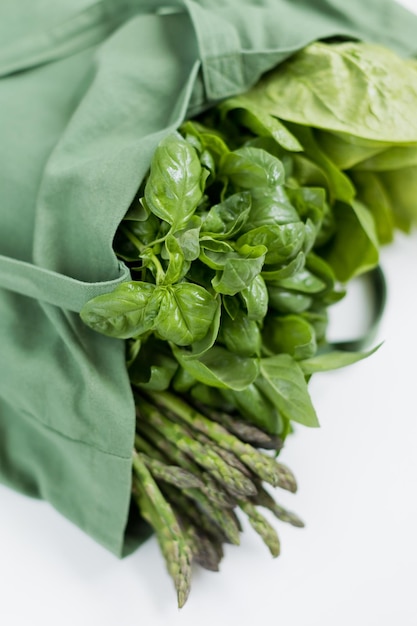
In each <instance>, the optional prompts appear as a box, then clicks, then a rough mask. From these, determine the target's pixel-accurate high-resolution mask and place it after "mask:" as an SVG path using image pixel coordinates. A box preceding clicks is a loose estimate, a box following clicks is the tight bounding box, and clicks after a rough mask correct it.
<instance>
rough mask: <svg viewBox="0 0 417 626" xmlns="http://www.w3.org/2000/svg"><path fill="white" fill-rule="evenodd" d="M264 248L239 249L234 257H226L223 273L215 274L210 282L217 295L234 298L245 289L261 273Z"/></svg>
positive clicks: (246, 247)
mask: <svg viewBox="0 0 417 626" xmlns="http://www.w3.org/2000/svg"><path fill="white" fill-rule="evenodd" d="M265 254H266V248H265V246H255V247H251V246H247V245H244V246H242V247H241V248H239V250H238V252H237V254H236V255H235V256H231V255H230V256H228V257H227V259H226V263H225V264H224V267H223V271H220V272H217V273H216V276H215V277H214V278H213V280H212V281H211V284H212V285H213V288H214V290H215V291H217V293H221V294H225V295H228V296H234V295H235V294H236V293H238V292H239V291H242V289H245V288H246V287H247V286H248V285H249V284H250V283H251V282H252V281H253V279H254V278H255V277H256V276H257V275H258V274H259V273H260V272H261V270H262V266H263V263H264V260H265Z"/></svg>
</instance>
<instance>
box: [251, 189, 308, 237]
mask: <svg viewBox="0 0 417 626" xmlns="http://www.w3.org/2000/svg"><path fill="white" fill-rule="evenodd" d="M250 193H251V196H252V208H251V211H250V215H249V218H248V221H247V222H246V224H245V226H244V228H243V231H244V232H247V231H249V230H253V229H254V228H258V227H259V226H276V225H280V224H291V223H295V222H299V221H300V216H299V215H298V213H297V211H296V210H295V208H294V207H293V206H292V204H291V203H290V201H289V199H288V197H287V195H286V193H285V191H284V189H283V187H279V186H278V187H275V188H268V187H258V188H253V189H251V190H250Z"/></svg>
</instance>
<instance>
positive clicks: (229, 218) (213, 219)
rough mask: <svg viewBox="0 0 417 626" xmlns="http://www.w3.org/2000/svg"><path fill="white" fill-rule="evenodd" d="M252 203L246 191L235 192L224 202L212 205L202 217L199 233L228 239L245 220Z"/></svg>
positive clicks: (238, 229) (237, 230)
mask: <svg viewBox="0 0 417 626" xmlns="http://www.w3.org/2000/svg"><path fill="white" fill-rule="evenodd" d="M251 204H252V197H251V195H250V193H249V192H248V191H242V192H240V193H235V194H233V195H231V196H229V197H228V198H226V200H224V202H221V203H220V204H216V205H214V206H213V207H212V208H211V209H210V211H209V212H208V213H207V215H206V216H205V218H204V219H203V223H202V227H201V234H202V235H204V234H205V233H208V234H209V235H210V236H211V237H213V238H216V239H230V238H232V237H234V236H235V235H236V233H238V232H239V231H240V229H241V228H242V226H243V225H244V223H245V222H246V220H247V218H248V216H249V212H250V208H251Z"/></svg>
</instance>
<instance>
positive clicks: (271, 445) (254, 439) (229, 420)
mask: <svg viewBox="0 0 417 626" xmlns="http://www.w3.org/2000/svg"><path fill="white" fill-rule="evenodd" d="M196 406H197V408H198V409H199V411H200V412H201V413H202V414H203V415H206V416H207V417H209V418H210V419H211V420H213V421H214V422H217V423H219V424H221V425H222V426H224V427H225V428H227V430H228V431H229V432H230V433H232V434H234V435H236V436H237V437H239V439H241V441H245V442H246V443H250V444H251V445H253V446H255V447H257V448H265V449H267V450H280V449H281V448H282V445H283V443H282V440H281V439H280V438H279V437H278V436H277V435H270V434H269V433H266V432H265V431H263V430H261V429H260V428H258V427H257V426H254V425H253V424H250V423H249V422H246V421H245V420H242V419H238V418H236V417H233V416H232V415H229V414H228V413H224V412H223V411H216V410H215V409H211V408H210V407H207V406H203V405H202V404H200V403H196Z"/></svg>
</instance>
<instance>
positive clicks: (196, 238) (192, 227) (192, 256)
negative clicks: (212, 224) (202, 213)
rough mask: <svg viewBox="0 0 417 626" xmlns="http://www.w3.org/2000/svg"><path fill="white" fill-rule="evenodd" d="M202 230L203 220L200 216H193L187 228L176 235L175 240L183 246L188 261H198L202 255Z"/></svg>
mask: <svg viewBox="0 0 417 626" xmlns="http://www.w3.org/2000/svg"><path fill="white" fill-rule="evenodd" d="M200 229H201V218H200V217H199V216H198V215H193V216H192V218H191V219H190V220H189V222H187V224H186V226H185V227H184V228H182V229H181V230H177V231H176V233H175V238H176V239H177V241H178V243H179V245H180V246H181V250H182V252H183V255H184V259H185V260H186V261H195V260H196V259H198V255H199V254H200Z"/></svg>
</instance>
